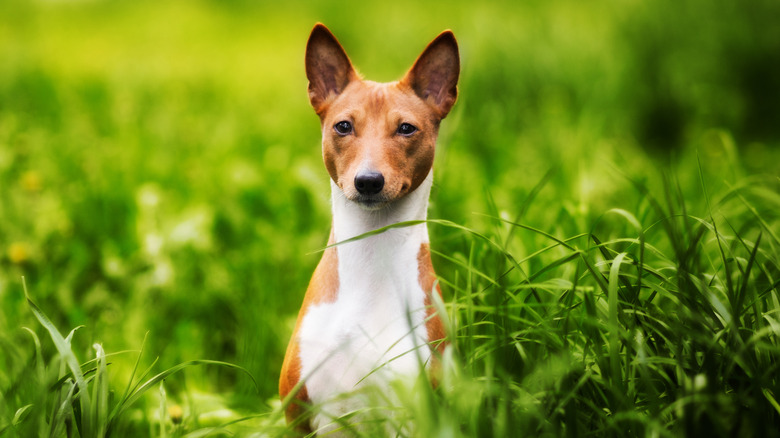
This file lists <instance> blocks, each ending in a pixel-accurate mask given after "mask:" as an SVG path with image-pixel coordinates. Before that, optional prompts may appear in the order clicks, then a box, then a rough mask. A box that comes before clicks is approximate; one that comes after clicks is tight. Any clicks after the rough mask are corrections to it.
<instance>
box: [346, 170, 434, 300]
mask: <svg viewBox="0 0 780 438" xmlns="http://www.w3.org/2000/svg"><path fill="white" fill-rule="evenodd" d="M432 181H433V172H431V173H429V174H428V177H427V178H426V179H425V180H424V182H423V183H422V184H421V185H420V186H419V187H418V188H417V189H416V190H414V191H413V192H411V193H409V194H408V195H407V196H405V197H404V198H402V199H400V200H398V201H397V202H395V203H393V204H391V205H388V206H386V207H385V208H383V209H381V210H377V211H370V210H366V209H363V208H361V207H360V206H359V205H357V204H355V203H354V202H352V201H349V200H347V199H346V198H345V197H344V196H343V195H342V194H341V190H340V189H339V188H338V186H336V185H335V184H333V183H331V186H332V188H333V236H332V240H334V241H335V242H342V241H344V240H347V239H350V238H353V237H356V236H360V235H361V234H364V233H367V232H370V231H373V230H376V229H379V228H382V227H385V226H388V225H392V224H396V223H399V222H404V221H415V220H425V218H426V216H427V209H428V197H429V195H430V191H431V183H432ZM427 243H428V228H427V226H426V224H425V223H422V224H417V225H411V226H407V227H400V228H392V229H389V230H386V231H385V232H383V233H381V234H376V235H372V236H368V237H365V238H363V239H359V240H357V241H354V242H349V243H346V244H342V245H339V246H338V247H337V251H338V273H339V282H340V283H341V285H342V287H341V288H340V292H339V294H340V298H341V297H342V295H350V294H353V293H354V294H358V295H362V297H361V298H358V297H355V298H356V299H357V300H358V301H360V302H362V301H364V300H365V298H366V294H368V295H369V296H370V295H372V294H376V293H378V294H383V293H391V294H392V295H396V296H397V297H398V298H399V299H401V300H402V302H404V303H406V304H405V305H409V304H410V303H411V301H416V299H413V298H412V297H411V296H409V295H408V294H412V293H413V290H414V287H413V286H414V285H417V284H418V278H417V276H418V275H419V274H418V256H419V254H420V247H421V245H423V244H427ZM391 291H392V292H391ZM410 300H411V301H410Z"/></svg>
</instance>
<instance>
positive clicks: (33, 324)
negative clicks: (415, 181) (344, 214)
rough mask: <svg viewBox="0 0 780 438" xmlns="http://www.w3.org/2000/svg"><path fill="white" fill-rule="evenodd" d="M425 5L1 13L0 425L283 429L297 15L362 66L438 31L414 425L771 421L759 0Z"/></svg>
mask: <svg viewBox="0 0 780 438" xmlns="http://www.w3.org/2000/svg"><path fill="white" fill-rule="evenodd" d="M420 3H421V2H411V1H407V0H401V1H400V2H395V3H393V4H392V5H390V4H386V5H382V4H380V3H376V4H372V3H368V2H359V1H352V0H346V1H343V2H338V3H330V2H314V1H311V2H307V1H302V0H293V1H290V2H286V3H284V4H281V2H278V3H266V2H250V1H241V0H236V1H230V2H223V1H215V0H212V1H207V0H197V1H183V0H181V1H178V0H176V1H171V2H152V1H146V0H142V1H127V0H121V1H107V0H91V1H87V0H80V1H79V0H76V1H44V0H5V1H3V2H0V396H2V399H0V436H3V437H5V436H8V437H32V436H56V437H60V436H67V437H84V438H88V437H90V438H91V437H99V436H113V437H124V436H154V437H183V436H186V437H201V436H220V435H237V436H279V435H282V434H283V433H284V432H285V430H286V427H285V425H284V421H283V417H282V416H280V413H281V410H280V409H281V403H280V402H279V400H278V399H277V396H276V385H277V379H278V373H279V369H280V367H281V361H282V357H283V354H284V348H285V347H286V344H287V341H288V339H289V336H290V333H291V330H292V326H293V323H294V320H295V316H296V313H297V310H298V307H299V305H300V302H301V300H302V297H303V292H304V290H305V288H306V285H307V283H308V280H309V278H310V275H311V273H312V271H313V269H314V266H315V265H316V263H317V262H318V259H319V253H318V250H320V249H321V248H322V247H323V246H324V245H325V243H326V241H327V237H328V233H329V221H330V213H329V209H330V205H329V195H330V194H329V184H328V175H327V173H326V172H325V169H324V168H323V166H322V163H321V157H320V154H321V152H320V147H319V136H320V132H319V123H318V119H317V117H316V115H315V114H314V112H313V111H312V110H311V108H310V107H309V103H308V100H307V96H306V79H305V75H304V71H303V50H304V47H305V42H306V38H307V37H308V33H309V31H310V29H311V27H312V26H313V24H314V23H315V22H317V21H322V22H324V23H326V24H327V25H328V26H329V27H330V28H331V30H333V32H334V33H335V34H336V35H337V36H338V37H339V39H340V40H341V42H342V44H343V45H344V46H345V48H346V50H347V52H348V53H349V54H350V56H351V58H352V60H353V62H354V63H355V65H356V66H357V67H358V69H359V70H360V71H361V72H362V73H363V74H364V75H365V76H366V77H368V78H370V79H375V80H380V81H389V80H394V79H396V78H398V77H400V76H401V75H402V74H403V73H404V72H405V71H406V69H407V68H408V67H409V66H410V65H411V63H412V62H413V60H414V59H415V57H416V56H417V54H419V52H420V51H421V50H422V49H423V48H424V47H425V45H426V44H427V43H428V42H429V41H430V40H431V39H433V38H434V37H435V36H436V35H437V34H438V33H439V32H440V31H441V30H443V29H445V28H451V29H453V31H454V32H455V35H456V36H457V37H458V40H459V43H460V46H461V56H462V74H461V82H460V97H459V101H458V103H457V104H456V106H455V108H454V110H453V112H452V113H451V114H450V116H449V117H448V118H447V119H446V120H445V121H444V122H443V125H442V129H441V133H440V137H439V146H438V149H437V157H436V164H435V185H434V189H433V193H432V197H431V208H430V212H429V218H430V219H431V223H430V224H429V229H430V233H431V239H432V248H433V255H434V265H435V267H436V270H437V273H438V275H439V281H440V284H441V286H442V289H443V291H444V304H443V306H444V307H443V310H444V312H446V314H447V315H448V317H447V321H448V327H449V331H450V333H449V335H450V337H451V341H452V343H453V344H452V346H453V348H452V349H451V351H450V354H449V355H447V356H446V357H445V358H444V367H443V368H444V369H443V375H442V376H441V382H440V385H439V387H438V388H437V389H436V390H430V389H426V387H425V385H423V386H422V387H421V388H420V389H419V391H417V392H416V393H414V394H400V395H399V396H400V398H401V399H402V400H403V401H404V406H402V407H401V408H400V410H399V412H398V418H405V417H409V418H411V419H413V420H414V422H415V423H416V424H417V432H416V433H415V436H426V437H428V436H430V437H434V436H436V437H510V436H595V437H601V436H629V437H633V436H647V437H658V436H723V437H730V436H741V437H749V436H757V437H759V436H760V437H767V436H769V437H771V436H780V128H779V127H780V27H779V26H777V23H778V21H779V20H780V4H778V3H777V2H776V1H774V0H751V1H748V2H741V3H739V4H737V2H727V1H718V2H711V1H706V0H689V1H686V2H674V1H671V0H661V1H657V2H639V1H628V2H627V1H618V0H597V1H592V2H577V1H573V0H571V1H556V2H541V1H529V2H514V1H505V2H485V3H483V4H480V5H479V6H476V3H473V2H465V1H454V2H427V3H425V4H424V5H421V4H420ZM23 279H24V280H23ZM24 283H26V291H27V295H28V296H29V300H28V299H27V297H26V294H25V285H24ZM364 435H366V436H371V435H370V434H364Z"/></svg>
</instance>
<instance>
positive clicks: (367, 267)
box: [299, 233, 430, 404]
mask: <svg viewBox="0 0 780 438" xmlns="http://www.w3.org/2000/svg"><path fill="white" fill-rule="evenodd" d="M376 237H377V238H378V239H377V238H371V239H373V240H369V239H366V241H359V242H356V243H354V244H346V245H343V246H341V247H338V258H339V263H338V265H339V276H338V278H339V288H338V294H337V297H336V300H335V301H333V302H326V303H319V304H317V305H314V306H312V307H311V308H309V309H308V310H307V312H306V315H305V316H304V319H303V322H302V325H301V329H300V332H299V345H300V358H301V375H302V376H304V377H305V379H306V389H307V392H308V395H309V397H310V398H311V400H312V402H314V403H315V404H316V403H318V402H322V401H325V400H328V399H330V398H332V397H333V396H334V395H337V394H343V393H348V392H351V391H354V390H355V389H357V388H358V387H359V386H361V385H368V384H377V385H381V386H384V385H383V383H386V382H387V381H389V380H391V379H395V378H403V377H413V376H416V375H417V373H418V372H419V371H420V364H421V363H425V362H426V361H427V360H428V358H429V356H430V349H429V348H428V347H427V345H426V342H427V333H426V328H425V314H426V311H425V302H424V297H425V294H424V292H423V290H422V288H421V286H420V284H419V281H418V278H419V275H418V271H419V266H418V261H417V251H416V250H415V249H414V246H415V244H417V242H416V241H417V240H418V239H404V240H402V241H399V242H390V243H391V244H393V249H394V251H392V252H391V251H386V246H385V245H386V244H388V239H393V236H392V233H390V234H388V235H386V236H376ZM417 247H418V248H419V244H417Z"/></svg>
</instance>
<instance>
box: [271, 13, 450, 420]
mask: <svg viewBox="0 0 780 438" xmlns="http://www.w3.org/2000/svg"><path fill="white" fill-rule="evenodd" d="M305 64H306V77H307V78H308V80H309V86H308V93H309V101H310V103H311V105H312V107H313V108H314V111H315V112H316V113H317V115H318V116H319V119H320V123H321V129H322V156H323V161H324V163H325V168H326V169H327V172H328V174H329V175H330V179H331V181H330V183H331V190H332V213H333V222H332V227H331V233H330V238H329V240H328V247H327V248H326V249H325V251H324V253H323V255H322V259H321V260H320V262H319V264H318V266H317V268H316V270H315V271H314V275H313V277H312V279H311V282H310V283H309V287H308V289H307V290H306V295H305V296H304V299H303V304H302V306H301V309H300V312H299V314H298V319H297V323H296V325H295V328H294V330H293V334H292V338H291V340H290V343H289V345H288V347H287V353H286V355H285V358H284V363H283V365H282V370H281V377H280V381H279V393H280V396H281V398H282V399H283V400H284V399H285V398H287V397H288V395H289V394H291V393H292V394H294V395H292V396H291V397H294V398H295V400H294V401H293V402H292V403H290V404H289V405H288V407H287V408H286V411H285V415H286V417H287V421H288V423H290V424H294V425H295V427H297V428H298V430H299V431H302V432H311V431H315V432H318V433H325V432H329V431H333V430H336V429H338V427H339V422H337V421H336V420H338V419H339V418H342V420H341V421H340V422H341V423H343V422H344V421H346V420H343V418H344V416H345V415H347V414H349V413H350V412H354V411H357V410H360V409H361V408H364V407H365V403H366V399H365V398H361V397H359V396H357V395H355V396H349V394H353V393H355V392H356V391H357V390H359V389H361V388H369V387H372V388H378V389H379V390H380V391H387V390H388V388H387V386H388V384H389V382H391V381H394V380H395V379H401V380H405V381H413V380H414V379H416V376H419V375H420V373H421V372H422V371H423V370H424V369H428V370H429V371H430V369H431V368H433V367H434V364H432V363H433V362H435V361H436V360H437V356H439V355H440V354H441V352H442V351H443V349H444V348H445V345H446V341H445V333H444V330H443V324H442V321H441V319H440V318H439V316H438V315H437V314H436V312H435V311H434V310H433V307H432V299H433V294H439V296H441V291H440V289H439V287H438V283H437V282H436V275H435V273H434V271H433V266H432V263H431V256H430V250H429V239H428V230H427V227H426V224H425V223H424V222H422V221H424V220H425V219H426V216H427V209H428V198H429V195H430V190H431V184H432V181H433V173H432V167H433V161H434V150H435V145H436V139H437V136H438V131H439V125H440V122H441V121H442V119H444V118H445V117H446V116H447V114H448V113H449V111H450V109H451V108H452V106H453V104H454V103H455V100H456V99H457V94H458V89H457V84H458V77H459V75H460V55H459V52H458V44H457V41H456V40H455V36H454V35H453V33H452V32H451V31H449V30H447V31H444V32H442V33H441V34H440V35H439V36H438V37H436V38H435V39H434V40H433V41H432V42H431V43H430V44H429V45H428V46H427V47H426V48H425V50H424V51H423V52H422V53H421V54H420V56H419V57H418V58H417V60H416V61H415V63H414V64H413V66H412V67H411V69H410V70H409V71H408V72H407V73H406V75H405V76H404V77H403V78H402V79H401V80H399V81H396V82H390V83H377V82H373V81H368V80H363V79H362V78H361V76H360V75H359V74H358V73H357V71H356V70H355V68H354V67H353V66H352V63H351V61H350V59H349V57H348V56H347V54H346V52H345V51H344V49H343V47H342V46H341V44H340V43H339V42H338V40H337V39H336V37H335V36H333V34H332V33H331V32H330V30H328V28H327V27H325V26H324V25H323V24H319V23H318V24H317V25H315V26H314V28H313V29H312V31H311V34H310V36H309V40H308V42H307V45H306V56H305ZM404 221H420V222H419V223H416V224H412V225H409V224H404V225H407V226H403V227H396V228H393V227H391V228H390V229H387V230H385V231H383V232H381V233H378V234H371V235H369V236H364V237H363V238H360V239H355V240H350V241H348V240H349V239H352V238H354V237H356V236H361V235H363V234H365V233H368V232H370V231H374V230H377V229H379V228H383V227H387V226H390V225H393V224H397V223H399V222H404ZM345 241H348V242H345ZM340 242H341V243H340ZM306 406H314V407H315V408H314V409H312V412H308V409H307V408H306ZM352 420H354V418H353V419H352ZM352 420H350V422H351V421H352Z"/></svg>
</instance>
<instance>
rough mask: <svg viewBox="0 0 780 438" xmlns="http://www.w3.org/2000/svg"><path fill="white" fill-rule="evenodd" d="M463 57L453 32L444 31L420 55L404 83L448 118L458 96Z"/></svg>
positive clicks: (442, 115)
mask: <svg viewBox="0 0 780 438" xmlns="http://www.w3.org/2000/svg"><path fill="white" fill-rule="evenodd" d="M459 75H460V55H459V54H458V42H457V41H456V40H455V35H453V34H452V32H451V31H449V30H446V31H444V32H442V33H441V34H440V35H439V36H438V37H436V39H434V40H433V41H431V43H430V44H428V47H426V48H425V50H424V51H423V52H422V54H420V56H419V57H418V58H417V61H415V62H414V65H413V66H412V68H411V69H410V70H409V72H408V73H407V74H406V76H405V77H404V78H403V79H402V80H401V82H402V83H406V84H408V85H409V86H410V87H412V89H413V90H414V92H415V94H417V96H419V97H420V98H421V99H423V100H424V101H426V102H427V103H428V104H430V105H431V106H432V107H433V108H434V109H435V110H436V111H437V113H438V114H439V117H441V118H444V117H445V116H446V115H447V114H448V113H449V112H450V109H451V108H452V105H454V104H455V100H456V99H457V97H458V76H459Z"/></svg>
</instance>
